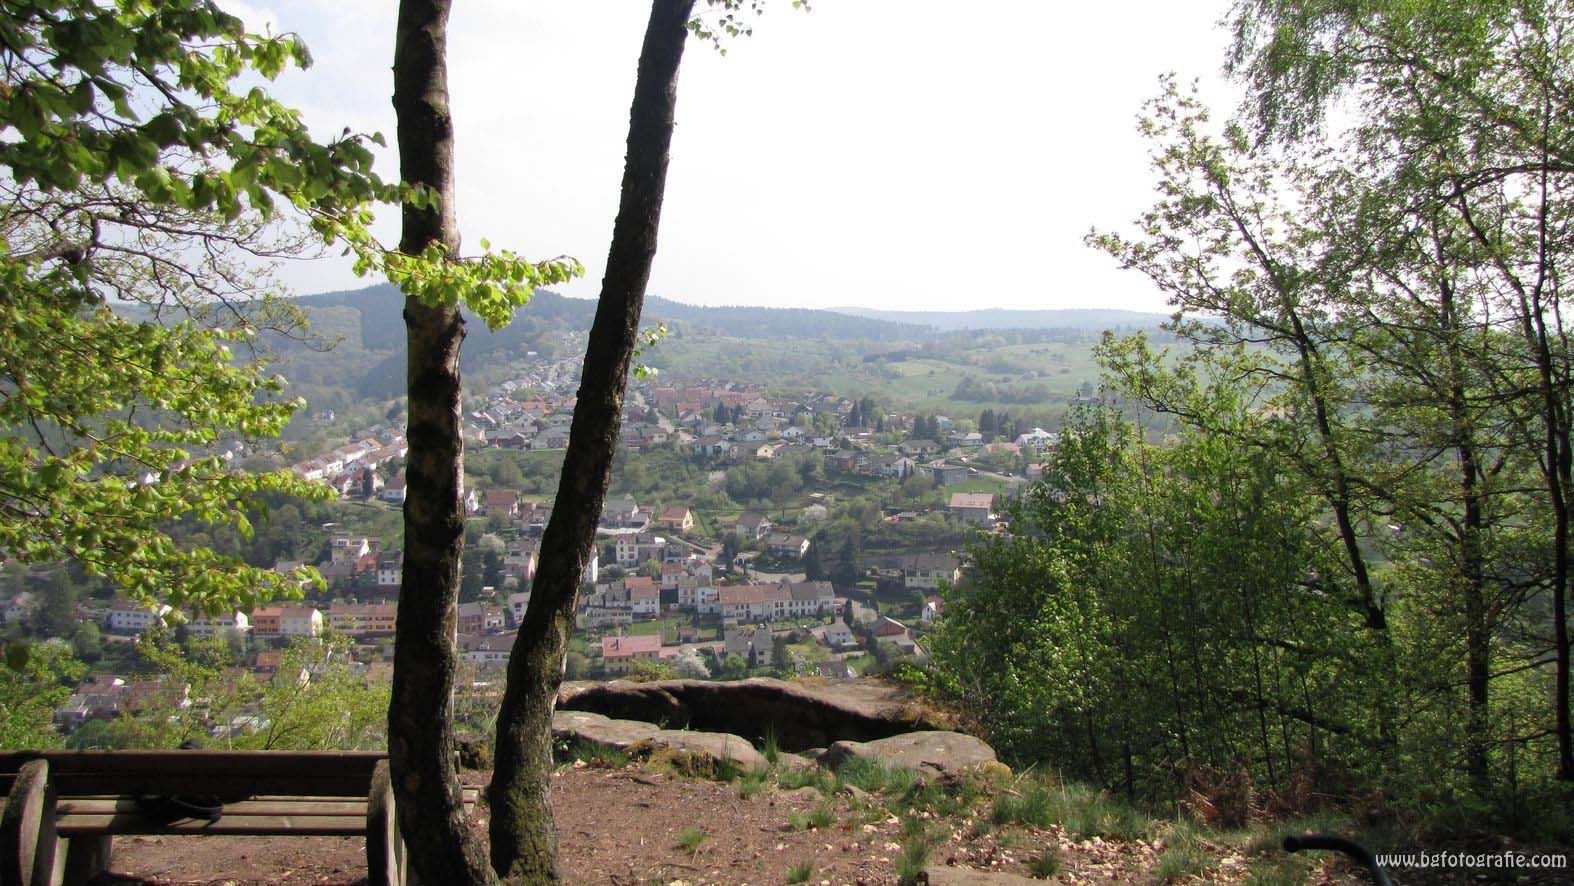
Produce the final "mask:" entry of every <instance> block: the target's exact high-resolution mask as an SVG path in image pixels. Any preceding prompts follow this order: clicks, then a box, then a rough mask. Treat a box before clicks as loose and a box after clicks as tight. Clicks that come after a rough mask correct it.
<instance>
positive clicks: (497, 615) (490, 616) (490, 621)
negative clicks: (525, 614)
mask: <svg viewBox="0 0 1574 886" xmlns="http://www.w3.org/2000/svg"><path fill="white" fill-rule="evenodd" d="M502 629H503V610H501V609H497V608H494V607H490V606H487V605H486V604H485V603H477V602H471V603H460V604H459V633H461V634H474V635H479V634H491V633H496V632H497V631H501V630H502Z"/></svg>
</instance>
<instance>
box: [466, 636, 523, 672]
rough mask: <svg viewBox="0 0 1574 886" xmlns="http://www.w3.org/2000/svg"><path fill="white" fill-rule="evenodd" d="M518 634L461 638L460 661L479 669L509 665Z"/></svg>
mask: <svg viewBox="0 0 1574 886" xmlns="http://www.w3.org/2000/svg"><path fill="white" fill-rule="evenodd" d="M517 636H518V634H514V633H508V634H488V635H486V636H484V637H471V636H461V637H460V638H459V649H460V652H459V660H460V661H464V662H468V663H470V664H473V665H475V666H476V667H478V668H500V667H505V666H507V664H508V654H509V653H510V652H512V651H513V649H514V638H515V637H517Z"/></svg>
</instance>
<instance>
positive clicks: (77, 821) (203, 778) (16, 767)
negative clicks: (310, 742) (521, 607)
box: [0, 750, 476, 886]
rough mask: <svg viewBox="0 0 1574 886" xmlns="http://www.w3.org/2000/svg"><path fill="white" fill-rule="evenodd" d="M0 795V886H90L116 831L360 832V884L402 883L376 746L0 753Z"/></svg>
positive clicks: (470, 796) (399, 849)
mask: <svg viewBox="0 0 1574 886" xmlns="http://www.w3.org/2000/svg"><path fill="white" fill-rule="evenodd" d="M0 790H4V791H5V797H6V800H5V808H4V811H3V813H0V886H60V884H79V883H85V882H86V881H87V880H88V879H90V878H91V877H93V876H94V875H95V874H98V873H101V872H103V871H104V870H105V868H106V866H107V865H108V863H109V853H110V848H111V845H112V840H113V838H114V836H115V835H117V834H175V835H182V834H184V835H248V836H255V835H281V834H295V835H301V836H333V837H358V836H365V837H366V868H367V882H368V883H369V884H372V886H403V884H405V882H406V872H405V869H404V842H403V840H401V839H400V837H399V829H398V821H397V817H396V815H395V808H394V797H393V789H392V785H391V783H390V782H389V776H388V758H387V755H386V754H382V753H370V752H365V753H363V752H294V751H202V750H194V751H12V752H0ZM475 795H476V792H475V791H474V790H466V791H465V802H466V804H467V805H470V804H473V803H474V802H475ZM172 797H173V798H176V800H175V801H170V800H169V799H167V798H172ZM210 807H211V812H212V813H216V815H212V814H205V813H208V812H209V811H210V809H209V808H210ZM409 879H410V880H412V881H413V879H414V878H413V877H410V878H409Z"/></svg>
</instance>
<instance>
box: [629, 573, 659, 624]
mask: <svg viewBox="0 0 1574 886" xmlns="http://www.w3.org/2000/svg"><path fill="white" fill-rule="evenodd" d="M623 587H624V589H625V590H626V591H627V592H628V599H629V610H630V611H631V612H633V613H634V615H635V617H636V618H638V617H641V616H644V617H649V618H655V617H656V616H657V615H659V614H660V613H661V588H659V587H657V586H656V580H655V579H653V578H650V577H648V576H644V575H630V576H628V577H626V578H624V579H623Z"/></svg>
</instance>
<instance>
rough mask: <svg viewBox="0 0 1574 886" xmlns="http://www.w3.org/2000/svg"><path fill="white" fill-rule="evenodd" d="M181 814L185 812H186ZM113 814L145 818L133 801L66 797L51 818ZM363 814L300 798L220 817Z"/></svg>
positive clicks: (356, 803) (228, 809) (353, 805)
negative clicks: (55, 816) (54, 816)
mask: <svg viewBox="0 0 1574 886" xmlns="http://www.w3.org/2000/svg"><path fill="white" fill-rule="evenodd" d="M183 811H188V812H189V811H190V810H183ZM117 813H129V814H133V815H141V814H146V812H145V810H144V808H143V806H142V805H141V804H139V803H138V802H137V800H136V798H134V797H110V798H94V799H79V798H74V797H68V798H62V799H61V800H60V801H59V802H58V803H56V804H55V815H57V816H59V817H61V818H64V817H66V816H69V815H115V814H117ZM365 814H366V801H365V800H346V799H343V798H333V799H323V800H315V799H306V800H303V799H302V798H294V799H290V798H286V799H276V800H241V801H239V802H237V803H225V804H224V813H223V817H224V818H236V817H245V816H277V815H290V816H298V815H337V816H346V815H352V816H353V815H360V816H364V815H365Z"/></svg>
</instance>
